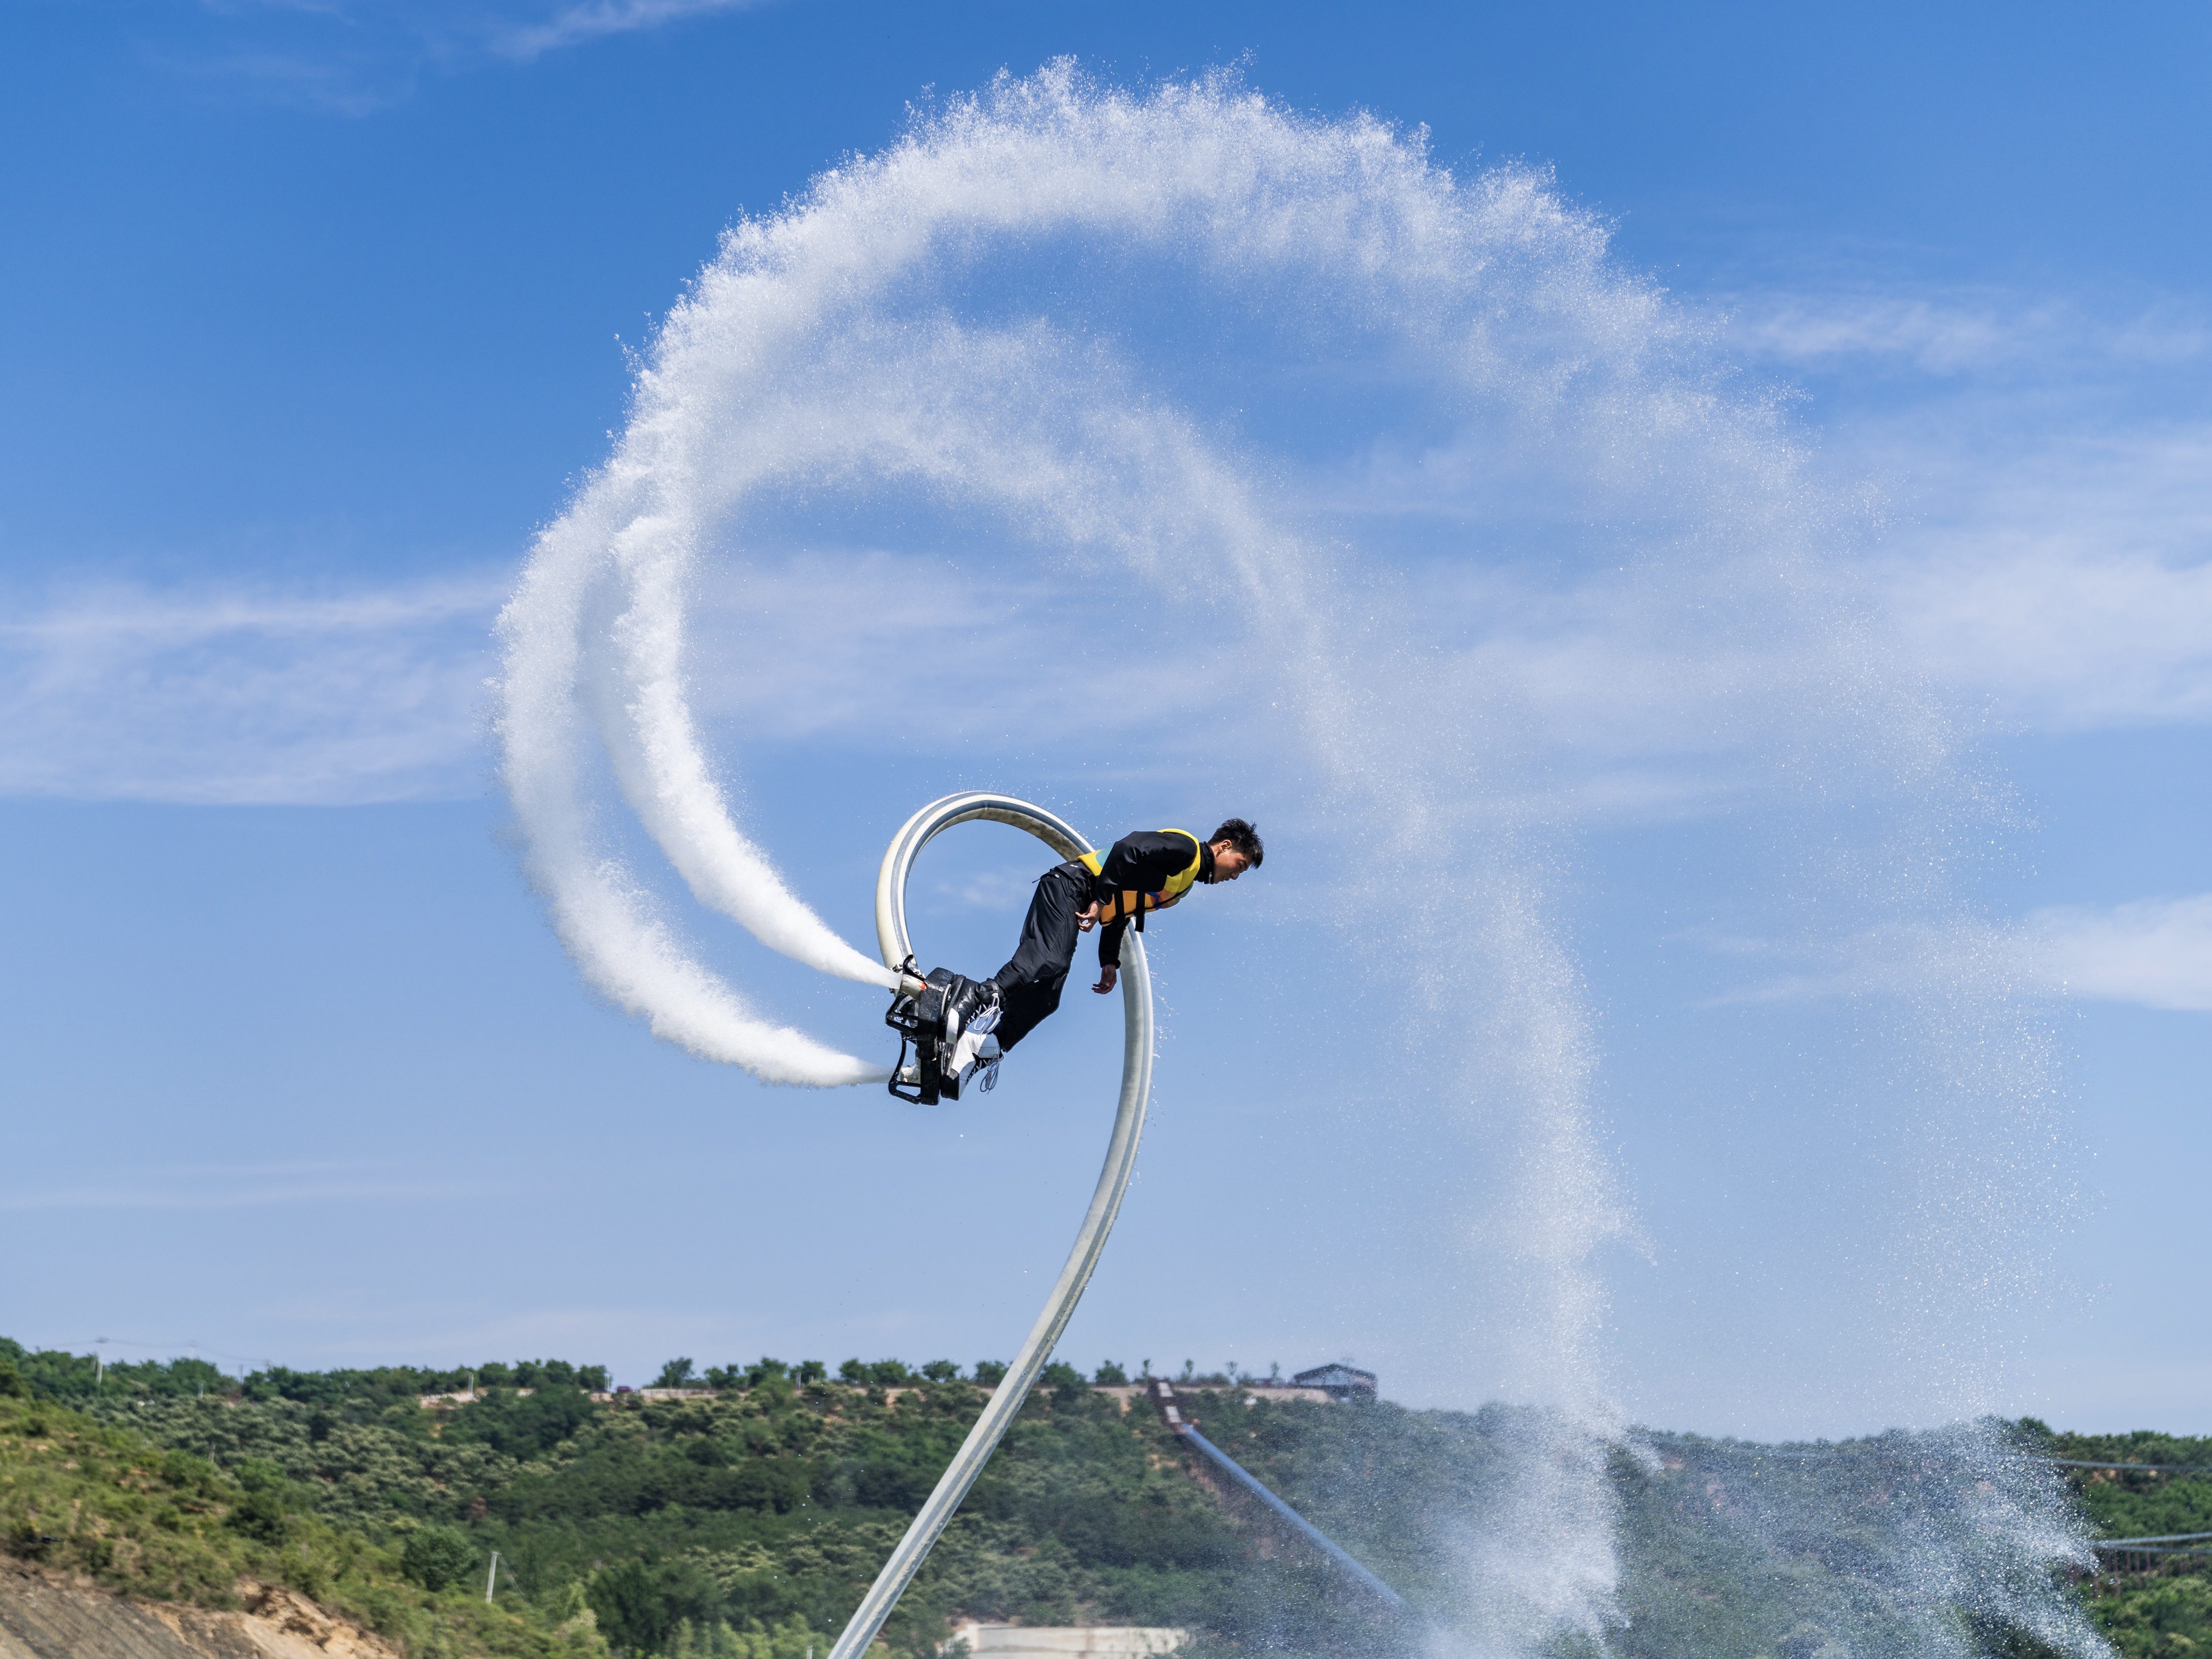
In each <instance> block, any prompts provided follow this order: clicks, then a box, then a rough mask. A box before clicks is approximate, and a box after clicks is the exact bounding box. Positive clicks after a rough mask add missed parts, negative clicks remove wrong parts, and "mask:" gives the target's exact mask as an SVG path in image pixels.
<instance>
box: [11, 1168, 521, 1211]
mask: <svg viewBox="0 0 2212 1659" xmlns="http://www.w3.org/2000/svg"><path fill="white" fill-rule="evenodd" d="M489 1190H490V1188H487V1187H486V1186H485V1185H484V1183H483V1182H481V1181H477V1180H455V1179H451V1178H446V1179H436V1180H429V1181H425V1180H424V1179H422V1176H419V1175H414V1174H409V1173H406V1172H404V1171H401V1170H396V1169H392V1168H390V1167H388V1166H385V1165H380V1164H240V1165H236V1166H217V1165H203V1164H193V1165H179V1166H176V1167H174V1168H170V1169H161V1170H144V1171H141V1172H139V1173H137V1174H125V1175H121V1176H118V1177H116V1178H115V1179H113V1180H111V1181H105V1182H100V1183H98V1184H96V1185H90V1186H86V1185H79V1186H74V1187H50V1188H44V1189H41V1190H38V1191H30V1192H14V1193H0V1212H9V1211H25V1210H235V1209H251V1208H261V1207H264V1206H270V1205H282V1204H329V1203H342V1202H345V1201H348V1200H369V1199H374V1200H378V1201H380V1202H393V1201H404V1200H410V1199H450V1198H468V1197H475V1196H478V1195H481V1194H484V1193H486V1192H488V1191H489Z"/></svg>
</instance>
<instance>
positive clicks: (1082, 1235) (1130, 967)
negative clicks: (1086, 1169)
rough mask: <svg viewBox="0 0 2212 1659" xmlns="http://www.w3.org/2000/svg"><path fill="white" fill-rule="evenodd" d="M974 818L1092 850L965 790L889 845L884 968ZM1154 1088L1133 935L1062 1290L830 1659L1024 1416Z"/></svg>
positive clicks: (1023, 806) (1055, 844) (879, 892)
mask: <svg viewBox="0 0 2212 1659" xmlns="http://www.w3.org/2000/svg"><path fill="white" fill-rule="evenodd" d="M977 818H988V819H990V820H992V821H993V822H994V823H1011V824H1012V825H1013V826H1014V827H1015V828H1016V829H1026V830H1028V831H1029V832H1030V834H1031V835H1033V836H1036V838H1037V839H1038V840H1039V841H1041V842H1044V844H1045V845H1046V846H1048V847H1049V848H1052V849H1053V851H1054V852H1055V853H1058V854H1060V856H1061V857H1062V858H1066V859H1073V858H1080V857H1081V856H1082V855H1083V854H1085V853H1088V852H1089V851H1091V843H1090V842H1087V841H1085V840H1084V838H1083V837H1082V836H1079V835H1078V834H1077V833H1076V832H1075V830H1074V829H1073V828H1071V827H1070V826H1069V825H1068V824H1067V823H1065V822H1063V821H1062V820H1061V819H1060V818H1059V817H1055V816H1054V814H1052V813H1050V812H1048V811H1045V810H1044V808H1042V806H1032V805H1030V803H1029V802H1027V801H1025V800H1016V799H1013V797H1012V796H1011V795H994V794H991V793H987V791H982V790H970V791H969V792H967V793H962V794H957V795H947V796H946V797H945V799H943V800H940V801H935V802H933V803H932V804H931V805H927V806H925V807H923V808H922V809H921V811H919V812H916V813H915V815H914V816H913V817H910V818H908V820H907V821H906V827H905V828H904V829H901V830H900V831H899V832H898V834H897V835H896V836H893V837H892V838H891V844H890V850H889V851H888V852H886V853H885V854H884V866H883V870H882V872H880V873H879V874H878V876H877V878H876V937H877V939H878V942H879V943H880V944H881V945H882V947H883V953H884V966H885V967H887V968H896V967H897V966H898V965H899V964H900V963H902V962H904V961H905V960H906V959H907V957H908V956H909V955H911V954H912V953H913V948H914V947H913V945H912V943H911V941H910V940H908V938H907V931H906V884H907V878H908V874H909V873H910V872H912V870H913V868H914V861H915V859H916V858H917V857H918V856H919V855H920V854H921V849H922V848H925V847H927V845H929V843H930V842H931V841H932V840H933V839H934V838H935V837H936V836H939V834H941V833H943V832H944V831H945V830H947V829H951V827H952V826H953V825H954V824H956V823H972V822H974V821H975V819H977ZM1151 1095H1152V975H1151V974H1150V973H1149V972H1147V971H1146V967H1145V946H1144V943H1143V941H1142V939H1140V938H1139V936H1138V934H1137V933H1136V930H1135V929H1133V928H1132V929H1131V930H1130V931H1129V932H1128V933H1126V934H1124V935H1123V936H1122V939H1121V1105H1120V1106H1119V1107H1118V1108H1117V1109H1115V1114H1114V1134H1113V1138H1112V1139H1110V1140H1109V1141H1108V1142H1107V1143H1106V1164H1105V1167H1104V1168H1103V1169H1102V1170H1099V1172H1098V1186H1097V1190H1096V1191H1094V1192H1093V1193H1092V1194H1091V1208H1090V1210H1089V1211H1088V1212H1085V1215H1084V1218H1083V1225H1082V1226H1081V1227H1080V1228H1079V1230H1078V1231H1077V1232H1076V1235H1075V1248H1074V1249H1072V1250H1070V1251H1069V1252H1068V1254H1067V1265H1066V1266H1065V1267H1062V1268H1061V1269H1060V1279H1059V1282H1058V1283H1056V1284H1055V1285H1054V1286H1053V1287H1052V1295H1051V1296H1050V1297H1048V1298H1047V1299H1046V1301H1045V1304H1044V1311H1043V1312H1042V1313H1041V1314H1039V1315H1038V1316H1037V1321H1036V1324H1035V1325H1034V1326H1033V1327H1031V1328H1030V1334H1029V1340H1028V1341H1026V1342H1024V1343H1023V1344H1022V1351H1021V1352H1020V1353H1018V1354H1017V1355H1016V1356H1015V1357H1014V1363H1013V1364H1012V1366H1010V1367H1009V1368H1008V1369H1007V1371H1006V1376H1004V1377H1002V1378H1001V1379H1000V1383H999V1387H998V1389H997V1391H996V1392H995V1393H994V1394H993V1395H992V1396H991V1399H990V1403H989V1404H987V1405H986V1406H985V1407H983V1414H982V1415H981V1417H979V1418H977V1419H975V1427H974V1428H972V1429H970V1430H969V1431H968V1438H967V1439H966V1440H964V1441H963V1442H962V1443H961V1446H960V1449H959V1451H958V1452H957V1453H955V1454H954V1455H953V1459H952V1462H951V1463H950V1464H949V1465H947V1466H946V1468H945V1473H944V1474H942V1475H940V1476H939V1478H938V1482H937V1489H936V1490H935V1491H934V1492H931V1493H930V1494H929V1501H928V1502H927V1503H926V1504H923V1505H922V1506H921V1513H920V1514H919V1515H917V1516H915V1517H914V1522H913V1524H912V1525H910V1526H908V1528H907V1529H906V1535H905V1536H904V1537H903V1538H902V1539H900V1540H899V1541H898V1547H897V1548H896V1549H895V1550H893V1551H892V1552H891V1556H890V1560H888V1561H886V1562H884V1567H883V1571H880V1572H878V1574H877V1575H876V1582H875V1583H872V1584H871V1585H869V1586H868V1593H867V1595H865V1596H863V1597H862V1598H861V1599H860V1607H858V1608H857V1609H856V1610H855V1611H854V1614H853V1617H852V1619H851V1620H850V1621H849V1622H848V1623H847V1625H846V1626H845V1631H844V1633H843V1634H842V1636H840V1637H838V1638H837V1645H836V1647H834V1648H832V1649H831V1650H829V1659H860V1656H862V1655H863V1654H865V1653H866V1651H867V1650H868V1646H869V1644H871V1643H872V1642H873V1641H874V1640H875V1639H876V1634H877V1632H879V1631H880V1630H882V1629H883V1627H884V1620H886V1619H888V1618H890V1613H891V1609H892V1608H893V1607H896V1606H897V1605H898V1599H899V1597H900V1595H902V1594H904V1592H905V1590H906V1587H907V1585H908V1583H910V1582H911V1581H912V1579H913V1577H914V1576H915V1573H916V1572H917V1571H920V1570H921V1564H922V1562H923V1560H924V1559H927V1556H928V1554H929V1552H930V1548H931V1547H932V1546H933V1545H934V1544H935V1543H936V1542H937V1539H938V1534H940V1533H942V1532H943V1531H944V1530H945V1523H946V1522H949V1521H950V1520H951V1519H952V1514H953V1511H954V1510H957V1509H958V1508H959V1507H960V1500H961V1499H962V1498H965V1497H967V1495H968V1489H969V1487H970V1486H974V1485H975V1477H976V1476H977V1475H979V1474H982V1472H983V1466H984V1465H985V1464H986V1463H987V1462H990V1461H991V1453H992V1451H993V1450H994V1449H995V1448H996V1447H997V1446H998V1443H999V1440H1000V1437H1001V1436H1002V1435H1004V1434H1005V1433H1006V1427H1007V1425H1009V1424H1011V1423H1012V1421H1013V1420H1014V1416H1015V1413H1018V1412H1019V1411H1020V1410H1021V1408H1022V1401H1024V1400H1026V1399H1027V1398H1029V1392H1030V1386H1031V1385H1032V1384H1033V1383H1036V1379H1037V1373H1038V1372H1039V1371H1041V1370H1043V1369H1044V1366H1045V1362H1046V1361H1047V1360H1048V1359H1049V1358H1051V1357H1052V1351H1053V1349H1054V1346H1056V1345H1057V1344H1058V1343H1059V1341H1060V1333H1061V1332H1062V1331H1064V1330H1066V1328H1067V1322H1068V1318H1069V1316H1071V1315H1073V1313H1074V1311H1075V1304H1077V1303H1078V1302H1079V1301H1080V1300H1081V1299H1082V1297H1083V1287H1084V1286H1085V1285H1087V1284H1089V1283H1090V1282H1091V1270H1092V1269H1093V1268H1094V1267H1097V1265H1098V1257H1099V1255H1100V1254H1101V1253H1102V1252H1103V1250H1104V1249H1105V1248H1106V1235H1107V1234H1108V1233H1109V1232H1111V1231H1113V1230H1114V1218H1115V1215H1117V1214H1118V1213H1120V1212H1121V1195H1122V1194H1124V1193H1125V1192H1127V1190H1128V1187H1129V1176H1130V1175H1131V1173H1132V1172H1133V1170H1135V1168H1136V1164H1137V1141H1138V1139H1139V1137H1140V1136H1142V1135H1143V1133H1144V1132H1145V1103H1146V1101H1147V1100H1148V1099H1149V1098H1150V1097H1151Z"/></svg>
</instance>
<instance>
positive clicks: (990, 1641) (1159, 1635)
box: [939, 1624, 1190, 1659]
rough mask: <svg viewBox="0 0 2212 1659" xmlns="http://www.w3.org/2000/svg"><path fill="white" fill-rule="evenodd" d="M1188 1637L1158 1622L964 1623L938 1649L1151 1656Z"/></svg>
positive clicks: (1074, 1658)
mask: <svg viewBox="0 0 2212 1659" xmlns="http://www.w3.org/2000/svg"><path fill="white" fill-rule="evenodd" d="M1189 1640H1190V1632H1188V1631H1187V1630H1171V1629H1170V1628H1168V1627H1167V1626H1160V1625H1060V1626H1054V1625H978V1624H968V1625H963V1626H960V1627H959V1628H958V1629H957V1630H955V1631H954V1632H952V1640H951V1642H948V1643H946V1644H945V1646H944V1647H943V1648H942V1649H940V1650H939V1651H941V1652H946V1653H950V1652H951V1651H952V1650H954V1648H955V1646H956V1645H957V1644H960V1643H963V1642H964V1643H966V1644H968V1651H969V1653H970V1654H971V1655H973V1656H975V1659H1150V1656H1152V1655H1154V1654H1160V1653H1173V1652H1174V1651H1175V1650H1176V1649H1177V1648H1179V1647H1181V1646H1182V1644H1184V1643H1186V1642H1188V1641H1189Z"/></svg>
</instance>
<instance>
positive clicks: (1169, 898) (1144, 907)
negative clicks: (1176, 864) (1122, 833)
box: [1082, 829, 1206, 933]
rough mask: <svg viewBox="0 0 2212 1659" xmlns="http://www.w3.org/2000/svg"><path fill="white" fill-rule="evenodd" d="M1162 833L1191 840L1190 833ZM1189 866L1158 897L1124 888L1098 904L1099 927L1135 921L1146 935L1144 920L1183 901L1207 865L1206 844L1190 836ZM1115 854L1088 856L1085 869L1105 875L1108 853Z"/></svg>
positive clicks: (1173, 831)
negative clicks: (1152, 913)
mask: <svg viewBox="0 0 2212 1659" xmlns="http://www.w3.org/2000/svg"><path fill="white" fill-rule="evenodd" d="M1160 833H1161V834H1162V835H1164V836H1190V831H1189V830H1188V829H1163V830H1161V831H1160ZM1190 843H1191V854H1190V862H1189V863H1188V864H1187V865H1185V866H1183V867H1182V869H1180V870H1178V871H1176V872H1175V874H1173V875H1172V876H1170V877H1169V878H1168V884H1167V885H1166V886H1164V887H1163V888H1161V889H1160V890H1159V891H1158V892H1157V893H1138V892H1132V891H1130V890H1128V889H1127V888H1124V889H1123V890H1121V891H1120V892H1118V893H1115V894H1114V895H1113V896H1111V897H1109V898H1103V899H1101V900H1099V902H1098V925H1099V926H1100V927H1105V926H1107V925H1108V924H1109V923H1110V922H1116V921H1128V920H1129V919H1130V918H1131V917H1134V918H1135V919H1136V923H1137V931H1138V932H1139V933H1143V932H1144V931H1145V917H1146V915H1148V914H1149V913H1151V912H1152V911H1154V910H1164V909H1166V908H1168V907H1169V906H1170V905H1172V904H1174V903H1176V902H1178V901H1179V900H1181V899H1182V896H1183V895H1184V894H1185V893H1188V891H1189V890H1190V885H1191V884H1192V883H1193V882H1194V881H1196V880H1197V879H1198V872H1199V870H1200V867H1201V866H1203V865H1204V864H1205V863H1206V843H1205V842H1202V841H1200V840H1199V838H1198V837H1197V836H1190ZM1112 850H1113V849H1112V848H1107V849H1106V851H1105V852H1097V853H1085V854H1084V855H1083V860H1082V862H1083V867H1084V868H1085V869H1086V870H1088V871H1090V872H1091V874H1092V875H1094V876H1096V875H1100V874H1103V872H1104V870H1105V866H1106V853H1107V852H1111V851H1112Z"/></svg>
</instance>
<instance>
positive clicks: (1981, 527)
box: [1878, 411, 2212, 731]
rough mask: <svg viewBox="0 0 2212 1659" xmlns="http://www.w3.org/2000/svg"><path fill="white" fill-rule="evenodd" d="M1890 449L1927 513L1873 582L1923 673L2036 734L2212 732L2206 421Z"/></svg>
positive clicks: (1930, 435)
mask: <svg viewBox="0 0 2212 1659" xmlns="http://www.w3.org/2000/svg"><path fill="white" fill-rule="evenodd" d="M1954 412H1956V411H1954ZM1931 424H1932V423H1931ZM1899 437H1902V438H1906V439H1907V440H1908V441H1917V443H1918V446H1919V447H1920V452H1921V453H1922V455H1923V461H1922V463H1921V465H1920V468H1919V471H1921V474H1922V482H1923V488H1924V489H1925V490H1926V492H1927V500H1926V501H1925V503H1924V510H1923V516H1922V517H1921V520H1920V522H1918V523H1917V524H1914V525H1909V526H1905V528H1904V529H1903V530H1902V531H1901V532H1899V534H1898V535H1897V537H1896V538H1895V542H1894V544H1893V545H1894V547H1895V551H1894V552H1893V555H1892V556H1890V558H1889V559H1887V561H1885V562H1884V564H1883V566H1882V567H1881V575H1880V576H1879V577H1878V580H1882V581H1884V582H1886V583H1887V589H1888V602H1889V606H1890V609H1891V611H1892V612H1893V615H1894V616H1895V617H1896V619H1897V622H1898V624H1899V631H1900V635H1901V637H1902V638H1903V639H1904V640H1905V641H1906V642H1907V644H1908V646H1909V647H1911V649H1912V651H1913V652H1914V653H1915V654H1916V655H1917V657H1918V658H1919V659H1920V660H1921V661H1922V662H1923V664H1924V665H1926V666H1927V669H1928V671H1929V673H1930V674H1931V675H1933V676H1934V677H1935V678H1936V679H1938V680H1939V681H1941V682H1943V683H1946V684H1950V685H1952V686H1954V687H1955V688H1958V689H1960V690H1965V691H1966V692H1969V693H1973V694H1982V695H1987V696H1993V697H1995V698H1996V700H1997V702H1998V706H1999V707H2000V708H2002V710H2004V711H2005V712H2006V713H2007V714H2008V715H2010V716H2012V717H2015V718H2017V719H2019V720H2022V721H2024V722H2026V723H2027V724H2030V725H2033V726H2039V727H2041V728H2043V729H2046V730H2058V731H2079V730H2091V729H2097V728H2102V727H2112V726H2130V725H2143V724H2158V723H2169V722H2174V721H2192V722H2193V721H2201V720H2206V719H2212V424H2202V425H2191V426H2176V425H2169V424H2165V423H2158V424H2150V423H2143V424H2137V425H2135V426H2133V427H2132V428H2123V429H2120V430H2118V431H2109V430H2108V431H2106V432H2104V433H2101V434H2099V435H2094V436H2090V435H2063V436H2060V437H2058V438H2057V439H2045V440H2043V441H2036V442H2021V443H2020V444H2018V445H2017V446H2016V447H2015V449H2014V450H2013V453H2010V454H2008V455H2004V456H2002V457H1988V458H1978V457H1972V456H1966V457H1960V456H1955V455H1954V456H1950V457H1947V456H1946V455H1945V454H1944V448H1943V440H1942V437H1941V436H1940V435H1937V434H1936V433H1934V432H1932V431H1929V430H1927V429H1926V428H1925V427H1924V426H1916V428H1914V429H1913V430H1912V431H1911V432H1910V433H1900V434H1899Z"/></svg>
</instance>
